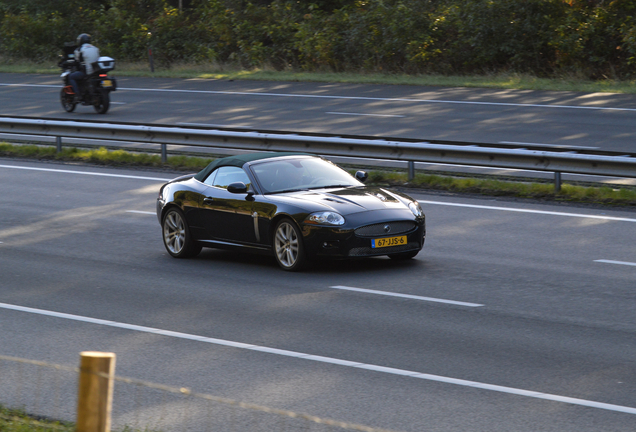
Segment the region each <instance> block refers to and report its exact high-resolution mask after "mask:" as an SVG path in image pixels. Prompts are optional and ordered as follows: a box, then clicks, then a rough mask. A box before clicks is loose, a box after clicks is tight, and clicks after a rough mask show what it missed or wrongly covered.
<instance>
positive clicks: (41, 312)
mask: <svg viewBox="0 0 636 432" xmlns="http://www.w3.org/2000/svg"><path fill="white" fill-rule="evenodd" d="M0 308H3V309H8V310H14V311H19V312H27V313H32V314H38V315H45V316H51V317H56V318H62V319H67V320H72V321H80V322H86V323H91V324H98V325H103V326H109V327H116V328H121V329H126V330H133V331H138V332H144V333H152V334H156V335H161V336H168V337H174V338H179V339H187V340H193V341H197V342H204V343H210V344H214V345H221V346H227V347H232V348H240V349H246V350H250V351H258V352H262V353H267V354H275V355H280V356H285V357H292V358H297V359H302V360H312V361H317V362H321V363H330V364H335V365H341V366H348V367H353V368H357V369H364V370H370V371H375V372H381V373H386V374H392V375H400V376H406V377H410V378H418V379H423V380H427V381H437V382H442V383H447V384H455V385H459V386H464V387H472V388H477V389H482V390H490V391H496V392H500V393H508V394H513V395H517V396H526V397H531V398H535V399H544V400H550V401H554V402H563V403H567V404H572V405H579V406H585V407H590V408H598V409H603V410H608V411H617V412H622V413H627V414H636V408H633V407H628V406H623V405H614V404H608V403H603V402H596V401H590V400H586V399H577V398H572V397H567V396H559V395H554V394H549V393H541V392H537V391H532V390H524V389H518V388H513V387H504V386H500V385H494V384H486V383H482V382H478V381H468V380H463V379H458V378H450V377H445V376H440V375H432V374H426V373H421V372H416V371H409V370H405V369H396V368H391V367H385V366H379V365H373V364H368V363H360V362H355V361H350V360H342V359H337V358H333V357H323V356H318V355H313V354H307V353H302V352H296V351H288V350H282V349H277V348H270V347H266V346H261V345H252V344H247V343H242V342H235V341H229V340H224V339H216V338H209V337H206V336H198V335H193V334H189V333H181V332H175V331H170V330H162V329H158V328H153V327H145V326H139V325H135V324H126V323H120V322H116V321H108V320H103V319H98V318H90V317H84V316H80V315H72V314H67V313H62V312H54V311H48V310H44V309H35V308H30V307H24V306H17V305H11V304H7V303H0Z"/></svg>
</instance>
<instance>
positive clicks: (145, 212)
mask: <svg viewBox="0 0 636 432" xmlns="http://www.w3.org/2000/svg"><path fill="white" fill-rule="evenodd" d="M126 213H139V214H146V215H156V214H157V213H155V212H149V211H141V210H126Z"/></svg>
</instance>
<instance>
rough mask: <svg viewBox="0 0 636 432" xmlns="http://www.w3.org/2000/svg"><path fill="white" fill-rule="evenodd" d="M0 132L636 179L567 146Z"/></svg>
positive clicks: (108, 130)
mask: <svg viewBox="0 0 636 432" xmlns="http://www.w3.org/2000/svg"><path fill="white" fill-rule="evenodd" d="M0 133H7V134H22V135H24V134H31V135H43V136H54V137H56V138H57V146H58V150H61V147H62V140H63V138H84V139H99V140H113V141H128V142H138V143H154V144H159V145H161V153H162V160H163V161H164V162H165V160H166V158H167V146H168V145H179V146H194V147H216V148H228V149H240V150H252V151H302V152H310V153H316V154H321V155H325V156H339V157H354V158H369V159H385V160H393V161H405V162H408V163H409V178H412V177H413V174H414V163H415V162H425V163H444V164H456V165H472V166H482V167H492V168H507V169H522V170H536V171H547V172H554V173H555V186H556V188H557V190H558V189H560V178H561V176H560V174H561V173H562V172H567V173H574V174H588V175H597V176H612V177H627V178H636V155H624V154H616V155H612V154H609V153H608V152H604V153H603V154H590V153H586V154H582V153H579V152H571V151H556V150H554V151H544V150H529V149H520V148H502V147H498V146H495V145H489V144H479V143H458V144H448V142H445V143H435V142H430V141H421V142H417V141H414V140H404V141H401V140H395V139H390V140H387V139H381V138H362V137H353V138H352V137H341V136H336V135H315V136H314V135H308V134H294V133H276V132H259V131H237V130H227V129H206V128H195V127H188V128H185V127H177V126H174V127H171V126H152V125H130V124H114V123H97V122H78V121H61V120H34V119H26V118H0Z"/></svg>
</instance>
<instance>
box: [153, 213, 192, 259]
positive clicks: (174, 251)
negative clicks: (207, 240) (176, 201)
mask: <svg viewBox="0 0 636 432" xmlns="http://www.w3.org/2000/svg"><path fill="white" fill-rule="evenodd" d="M161 231H162V232H163V236H162V237H163V244H164V246H165V247H166V250H167V251H168V253H169V254H170V255H172V256H173V257H175V258H190V257H194V256H197V255H198V254H199V252H201V246H200V245H199V244H197V243H196V242H195V241H194V240H192V236H191V234H190V228H189V227H188V224H187V223H186V219H185V216H184V215H183V212H182V211H181V210H180V209H178V208H176V207H173V208H171V209H170V210H168V211H167V212H166V214H165V215H164V216H163V220H162V222H161Z"/></svg>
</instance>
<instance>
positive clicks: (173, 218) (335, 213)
mask: <svg viewBox="0 0 636 432" xmlns="http://www.w3.org/2000/svg"><path fill="white" fill-rule="evenodd" d="M366 179H367V174H366V173H365V172H364V171H358V172H356V174H355V177H354V176H352V175H351V174H349V173H348V172H346V171H345V170H343V169H341V168H340V167H338V166H337V165H335V164H333V163H332V162H330V161H328V160H326V159H324V158H322V157H320V156H315V155H311V154H304V153H253V154H246V155H240V156H230V157H225V158H221V159H216V160H215V161H213V162H211V163H210V164H209V165H208V166H207V167H206V168H204V169H203V170H202V171H200V172H199V173H197V174H190V175H186V176H181V177H178V178H176V179H174V180H172V181H170V182H168V183H166V184H165V185H163V186H162V187H161V190H160V192H159V197H158V198H157V217H158V219H159V223H160V224H161V228H162V233H163V242H164V244H165V246H166V250H167V251H168V253H169V254H170V255H172V256H173V257H175V258H186V257H192V256H195V255H197V254H198V253H199V252H200V251H201V248H203V247H210V248H221V249H240V250H243V251H252V252H256V253H264V254H270V255H273V256H274V257H275V258H276V261H277V262H278V264H279V265H280V267H281V268H282V269H283V270H289V271H294V270H299V269H301V268H302V267H304V265H305V264H306V263H307V262H308V261H311V260H315V259H319V258H337V259H349V258H360V257H372V256H379V255H387V256H389V257H391V258H394V259H410V258H413V257H414V256H415V255H417V253H418V252H419V251H420V250H421V249H422V247H423V246H424V239H425V237H426V226H425V217H424V213H423V212H422V208H421V207H420V204H419V203H418V202H417V201H415V200H414V199H412V198H410V197H409V196H407V195H405V194H403V193H399V192H395V191H390V190H387V189H385V188H380V187H369V186H365V185H364V181H365V180H366Z"/></svg>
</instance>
